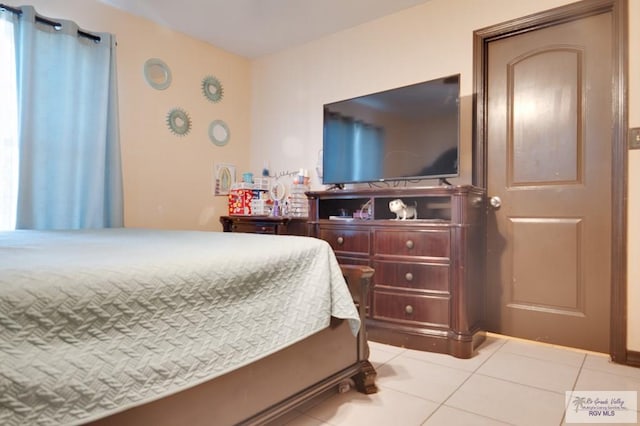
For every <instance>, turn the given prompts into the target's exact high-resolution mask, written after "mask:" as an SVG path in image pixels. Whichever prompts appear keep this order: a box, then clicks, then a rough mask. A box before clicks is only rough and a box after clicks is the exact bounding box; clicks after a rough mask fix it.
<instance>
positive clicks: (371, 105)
mask: <svg viewBox="0 0 640 426" xmlns="http://www.w3.org/2000/svg"><path fill="white" fill-rule="evenodd" d="M459 97H460V75H459V74H457V75H452V76H448V77H443V78H438V79H435V80H429V81H425V82H422V83H417V84H412V85H409V86H404V87H399V88H396V89H391V90H386V91H383V92H378V93H373V94H370V95H365V96H360V97H357V98H353V99H347V100H343V101H339V102H333V103H330V104H326V105H324V129H323V144H322V149H323V151H322V152H323V154H322V163H323V177H322V182H323V183H324V184H345V183H361V182H379V181H386V180H419V179H433V178H446V177H452V176H457V175H458V174H459V171H458V158H459V155H458V149H459V121H460V120H459V116H460V108H459Z"/></svg>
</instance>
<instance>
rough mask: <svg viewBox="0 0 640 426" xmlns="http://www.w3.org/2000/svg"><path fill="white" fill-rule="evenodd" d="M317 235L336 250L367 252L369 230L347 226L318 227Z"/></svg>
mask: <svg viewBox="0 0 640 426" xmlns="http://www.w3.org/2000/svg"><path fill="white" fill-rule="evenodd" d="M319 237H320V238H321V239H323V240H325V241H327V242H328V243H329V244H330V245H331V247H332V248H333V250H334V251H336V252H350V253H360V254H368V253H369V231H368V230H360V229H347V228H320V235H319Z"/></svg>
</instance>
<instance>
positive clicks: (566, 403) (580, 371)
mask: <svg viewBox="0 0 640 426" xmlns="http://www.w3.org/2000/svg"><path fill="white" fill-rule="evenodd" d="M587 355H588V354H587V353H586V352H585V353H584V356H583V357H582V362H581V363H580V368H578V374H576V378H575V380H574V381H573V386H571V392H572V394H573V391H574V390H576V385H577V384H578V380H580V375H581V374H582V369H583V367H584V364H585V363H586V362H587ZM565 395H566V394H565ZM570 402H571V401H566V400H565V403H564V412H563V413H562V419H560V424H559V425H558V426H562V425H563V424H564V422H565V419H566V417H567V408H568V403H570Z"/></svg>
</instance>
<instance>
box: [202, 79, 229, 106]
mask: <svg viewBox="0 0 640 426" xmlns="http://www.w3.org/2000/svg"><path fill="white" fill-rule="evenodd" d="M202 94H203V95H204V97H205V98H207V99H209V100H210V101H211V102H220V101H221V100H222V96H224V89H223V88H222V84H221V83H220V80H218V79H217V78H215V77H214V76H212V75H208V76H206V77H205V78H204V79H202Z"/></svg>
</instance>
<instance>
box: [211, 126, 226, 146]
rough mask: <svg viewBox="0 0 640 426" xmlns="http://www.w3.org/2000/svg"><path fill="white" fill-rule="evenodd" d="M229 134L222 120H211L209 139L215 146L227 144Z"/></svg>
mask: <svg viewBox="0 0 640 426" xmlns="http://www.w3.org/2000/svg"><path fill="white" fill-rule="evenodd" d="M230 137H231V132H230V131H229V126H227V123H225V122H224V121H222V120H213V121H212V122H211V124H209V139H211V142H213V144H214V145H217V146H225V145H226V144H227V143H229V138H230Z"/></svg>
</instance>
